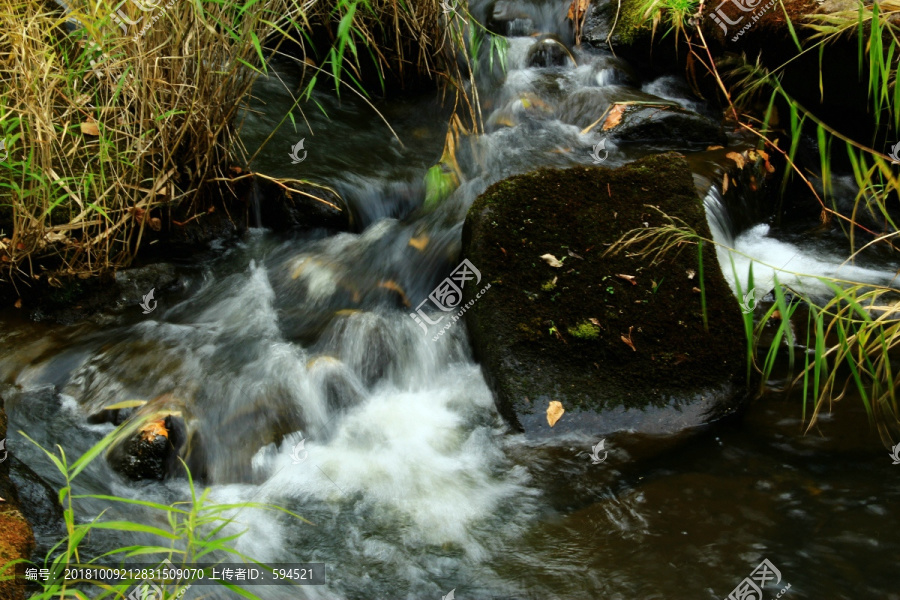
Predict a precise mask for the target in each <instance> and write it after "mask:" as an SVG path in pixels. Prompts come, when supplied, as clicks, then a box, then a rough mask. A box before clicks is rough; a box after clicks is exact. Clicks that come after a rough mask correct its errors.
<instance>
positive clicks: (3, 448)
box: [0, 438, 900, 463]
mask: <svg viewBox="0 0 900 600" xmlns="http://www.w3.org/2000/svg"><path fill="white" fill-rule="evenodd" d="M897 447H898V448H900V444H897ZM0 451H2V452H3V458H0V463H2V462H3V461H4V460H6V456H7V454H9V453H8V452H7V451H6V438H3V439H2V440H0Z"/></svg>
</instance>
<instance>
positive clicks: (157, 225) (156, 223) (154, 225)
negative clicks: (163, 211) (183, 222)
mask: <svg viewBox="0 0 900 600" xmlns="http://www.w3.org/2000/svg"><path fill="white" fill-rule="evenodd" d="M148 223H149V225H150V229H152V230H153V231H159V230H160V229H162V221H160V220H159V218H158V217H153V218H152V219H150V220H149V221H148Z"/></svg>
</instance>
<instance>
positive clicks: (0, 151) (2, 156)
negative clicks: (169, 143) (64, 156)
mask: <svg viewBox="0 0 900 600" xmlns="http://www.w3.org/2000/svg"><path fill="white" fill-rule="evenodd" d="M898 146H900V144H898ZM8 157H9V152H8V151H7V150H6V140H0V160H6V159H7V158H8Z"/></svg>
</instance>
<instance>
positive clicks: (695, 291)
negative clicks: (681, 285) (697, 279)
mask: <svg viewBox="0 0 900 600" xmlns="http://www.w3.org/2000/svg"><path fill="white" fill-rule="evenodd" d="M691 291H692V292H694V293H695V294H699V293H700V288H698V287H697V286H694V287H692V288H691Z"/></svg>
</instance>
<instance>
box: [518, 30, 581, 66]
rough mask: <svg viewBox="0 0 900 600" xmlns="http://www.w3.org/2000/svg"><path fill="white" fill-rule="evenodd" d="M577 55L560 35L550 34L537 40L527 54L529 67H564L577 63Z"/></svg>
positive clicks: (526, 61) (526, 60)
mask: <svg viewBox="0 0 900 600" xmlns="http://www.w3.org/2000/svg"><path fill="white" fill-rule="evenodd" d="M575 64H577V63H576V61H575V56H574V55H573V54H572V51H571V50H569V48H568V46H566V44H565V43H564V42H563V41H562V40H561V39H559V37H557V36H555V35H552V34H549V35H542V36H540V37H539V38H537V40H535V42H534V45H532V46H531V48H529V49H528V54H527V55H526V56H525V65H526V66H528V67H537V68H540V67H563V66H566V65H575Z"/></svg>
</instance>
